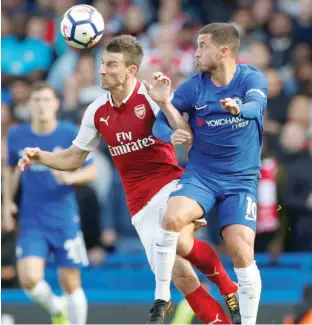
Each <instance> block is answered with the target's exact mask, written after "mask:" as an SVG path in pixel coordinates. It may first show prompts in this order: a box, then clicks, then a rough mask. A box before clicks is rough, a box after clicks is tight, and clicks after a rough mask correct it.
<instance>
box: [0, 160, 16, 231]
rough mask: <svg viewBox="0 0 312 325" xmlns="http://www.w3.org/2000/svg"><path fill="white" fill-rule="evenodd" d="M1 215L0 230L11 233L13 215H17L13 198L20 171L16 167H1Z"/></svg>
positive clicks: (13, 221)
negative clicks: (0, 224)
mask: <svg viewBox="0 0 312 325" xmlns="http://www.w3.org/2000/svg"><path fill="white" fill-rule="evenodd" d="M3 167H4V173H3V215H2V228H3V230H4V231H11V230H13V229H14V228H15V220H14V214H16V213H17V211H18V208H17V206H16V204H15V203H14V196H15V194H16V191H17V188H18V184H19V180H20V171H19V170H18V168H17V167H12V166H3Z"/></svg>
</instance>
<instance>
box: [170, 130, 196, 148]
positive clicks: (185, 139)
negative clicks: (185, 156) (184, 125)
mask: <svg viewBox="0 0 312 325" xmlns="http://www.w3.org/2000/svg"><path fill="white" fill-rule="evenodd" d="M171 143H172V144H173V145H174V146H175V145H178V144H191V143H192V135H191V134H190V133H189V132H187V131H184V130H180V129H178V130H175V131H174V133H173V134H172V135H171Z"/></svg>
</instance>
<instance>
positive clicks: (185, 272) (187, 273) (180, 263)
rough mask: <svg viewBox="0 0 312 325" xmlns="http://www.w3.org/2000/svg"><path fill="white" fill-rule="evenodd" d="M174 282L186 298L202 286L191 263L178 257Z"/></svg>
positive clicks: (173, 272)
mask: <svg viewBox="0 0 312 325" xmlns="http://www.w3.org/2000/svg"><path fill="white" fill-rule="evenodd" d="M172 280H173V282H174V284H175V286H176V287H177V289H178V290H179V291H181V292H182V294H183V295H184V296H186V295H188V294H190V293H191V292H193V291H195V290H196V289H197V288H198V287H199V286H200V281H199V279H198V276H197V275H196V273H195V271H194V269H193V267H192V265H191V263H190V262H188V261H187V260H185V259H184V258H182V257H180V256H177V257H176V260H175V263H174V266H173V270H172Z"/></svg>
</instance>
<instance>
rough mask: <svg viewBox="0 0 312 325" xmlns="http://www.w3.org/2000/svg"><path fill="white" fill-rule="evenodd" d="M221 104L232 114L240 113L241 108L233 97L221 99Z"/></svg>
mask: <svg viewBox="0 0 312 325" xmlns="http://www.w3.org/2000/svg"><path fill="white" fill-rule="evenodd" d="M220 104H221V106H222V107H223V108H224V109H225V110H226V111H228V112H229V113H231V114H232V115H238V114H239V113H240V108H239V106H238V104H237V102H236V101H235V100H234V99H232V98H225V99H221V100H220Z"/></svg>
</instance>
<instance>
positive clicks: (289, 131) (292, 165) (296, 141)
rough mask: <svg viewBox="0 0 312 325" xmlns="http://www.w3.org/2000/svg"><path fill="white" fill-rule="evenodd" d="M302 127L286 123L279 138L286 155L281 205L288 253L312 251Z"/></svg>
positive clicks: (310, 156) (311, 180) (309, 179)
mask: <svg viewBox="0 0 312 325" xmlns="http://www.w3.org/2000/svg"><path fill="white" fill-rule="evenodd" d="M306 135H307V133H306V128H305V127H304V125H301V124H299V123H296V122H293V123H288V124H287V125H286V126H285V127H284V129H283V131H282V134H281V143H282V146H283V148H284V149H285V150H286V152H287V154H288V161H287V175H286V179H285V187H284V191H283V204H284V207H285V209H286V210H287V214H288V217H289V218H288V227H289V229H290V233H289V242H288V245H289V247H288V249H289V250H291V251H311V250H312V237H311V215H312V173H311V166H312V151H311V147H312V146H311V142H312V141H311V139H309V142H310V152H309V150H308V149H307V148H306V147H305V141H306V140H307V139H306Z"/></svg>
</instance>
